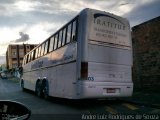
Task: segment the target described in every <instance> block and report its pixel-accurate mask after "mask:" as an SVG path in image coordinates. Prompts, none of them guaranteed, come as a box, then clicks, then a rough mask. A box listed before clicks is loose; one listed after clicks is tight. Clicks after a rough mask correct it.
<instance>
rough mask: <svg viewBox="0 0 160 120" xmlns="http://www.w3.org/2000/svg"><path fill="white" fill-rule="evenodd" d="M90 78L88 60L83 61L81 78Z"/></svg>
mask: <svg viewBox="0 0 160 120" xmlns="http://www.w3.org/2000/svg"><path fill="white" fill-rule="evenodd" d="M87 78H88V62H81V79H83V80H85V79H87Z"/></svg>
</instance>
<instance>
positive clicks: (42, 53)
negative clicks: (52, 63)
mask: <svg viewBox="0 0 160 120" xmlns="http://www.w3.org/2000/svg"><path fill="white" fill-rule="evenodd" d="M44 47H45V43H43V44H42V47H41V56H43V55H44Z"/></svg>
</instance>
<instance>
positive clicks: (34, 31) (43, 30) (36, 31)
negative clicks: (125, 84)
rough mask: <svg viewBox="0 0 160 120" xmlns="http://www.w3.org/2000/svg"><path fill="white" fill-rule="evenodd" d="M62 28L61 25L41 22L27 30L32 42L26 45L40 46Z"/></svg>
mask: <svg viewBox="0 0 160 120" xmlns="http://www.w3.org/2000/svg"><path fill="white" fill-rule="evenodd" d="M60 26H61V23H56V24H54V23H49V22H40V23H37V24H35V25H33V26H30V27H29V28H28V29H27V30H26V33H27V34H28V35H29V37H30V40H29V41H27V42H26V43H31V44H39V43H41V42H42V41H44V40H45V39H47V38H48V37H49V36H50V35H51V34H53V33H54V32H55V31H56V30H57V29H58V28H60Z"/></svg>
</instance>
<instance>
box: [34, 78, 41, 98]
mask: <svg viewBox="0 0 160 120" xmlns="http://www.w3.org/2000/svg"><path fill="white" fill-rule="evenodd" d="M35 93H36V95H37V96H38V97H41V96H42V89H41V82H40V80H38V81H37V83H36V89H35Z"/></svg>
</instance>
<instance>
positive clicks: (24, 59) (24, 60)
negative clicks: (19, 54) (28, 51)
mask: <svg viewBox="0 0 160 120" xmlns="http://www.w3.org/2000/svg"><path fill="white" fill-rule="evenodd" d="M25 64H26V56H25V57H24V58H23V65H25Z"/></svg>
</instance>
